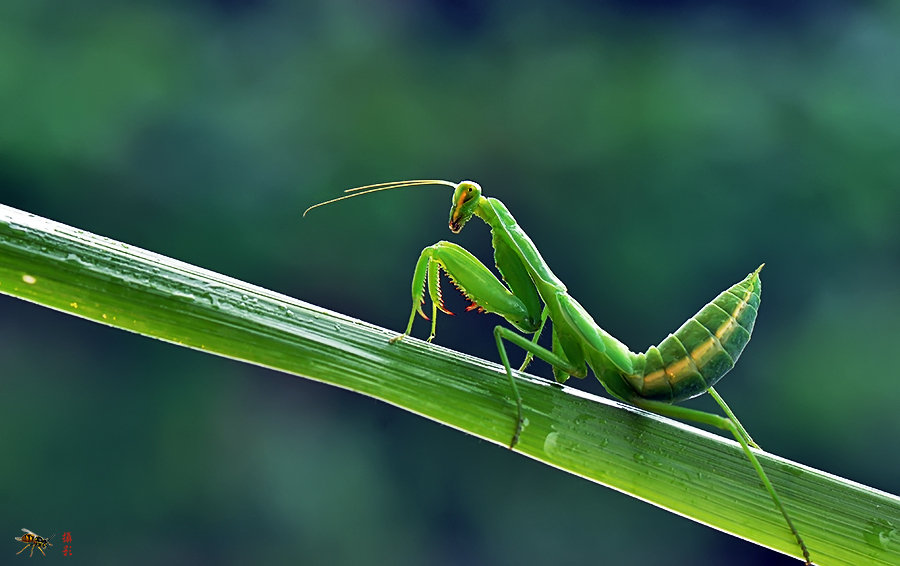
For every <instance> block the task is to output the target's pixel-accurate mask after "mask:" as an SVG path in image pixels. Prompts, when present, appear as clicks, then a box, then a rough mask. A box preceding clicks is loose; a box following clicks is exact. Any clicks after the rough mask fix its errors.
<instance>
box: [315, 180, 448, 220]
mask: <svg viewBox="0 0 900 566" xmlns="http://www.w3.org/2000/svg"><path fill="white" fill-rule="evenodd" d="M421 185H445V186H447V187H453V188H456V185H457V183H451V182H450V181H444V180H442V179H414V180H411V181H390V182H387V183H375V184H374V185H365V186H363V187H355V188H352V189H347V190H346V191H344V192H345V193H353V194H351V195H344V196H342V197H337V198H333V199H331V200H326V201H325V202H320V203H319V204H314V205H312V206H311V207H309V208H307V209H306V210H304V211H303V216H306V213H307V212H309V211H310V210H312V209H314V208H319V207H320V206H325V205H326V204H331V203H333V202H337V201H339V200H345V199H348V198H353V197H358V196H362V195H367V194H369V193H377V192H378V191H389V190H391V189H399V188H401V187H418V186H421Z"/></svg>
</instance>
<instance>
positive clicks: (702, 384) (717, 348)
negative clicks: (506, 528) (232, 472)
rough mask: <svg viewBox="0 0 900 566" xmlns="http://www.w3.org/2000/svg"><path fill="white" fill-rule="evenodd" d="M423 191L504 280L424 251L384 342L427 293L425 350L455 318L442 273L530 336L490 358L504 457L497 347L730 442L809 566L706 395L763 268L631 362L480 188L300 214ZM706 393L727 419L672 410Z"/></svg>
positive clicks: (738, 346) (743, 440)
mask: <svg viewBox="0 0 900 566" xmlns="http://www.w3.org/2000/svg"><path fill="white" fill-rule="evenodd" d="M423 185H444V186H448V187H451V188H452V189H453V196H452V198H451V201H450V202H451V207H450V221H449V225H450V230H451V231H452V232H453V233H454V234H456V233H459V232H460V231H461V230H462V229H463V226H465V225H466V223H467V222H468V221H469V220H471V219H472V217H473V216H477V217H478V218H480V219H481V220H483V221H484V222H485V223H486V224H487V225H488V226H489V227H490V229H491V234H492V245H493V247H494V261H495V264H496V266H497V270H498V271H499V272H500V275H501V276H502V279H503V280H502V281H501V280H500V279H498V278H497V277H496V276H495V275H494V274H493V273H491V271H490V270H489V269H488V268H487V267H485V265H484V264H483V263H481V261H479V260H478V259H477V258H476V257H475V256H473V255H472V254H471V253H470V252H468V251H467V250H465V249H464V248H462V247H460V246H458V245H456V244H454V243H452V242H447V241H441V242H438V243H436V244H434V245H431V246H428V247H427V248H425V249H424V250H422V254H421V255H420V256H419V260H418V262H417V263H416V268H415V271H414V272H413V280H412V301H413V306H412V312H411V313H410V315H409V322H408V324H407V325H406V331H405V332H404V333H403V334H401V335H399V336H397V337H395V338H393V339H392V340H391V342H396V341H398V340H401V339H402V338H403V337H405V336H408V335H409V334H410V332H411V331H412V326H413V321H414V320H415V317H416V313H419V314H420V315H421V316H422V317H423V318H425V319H428V318H429V317H428V316H427V315H426V314H425V311H423V309H422V306H423V304H424V302H425V292H426V290H427V291H428V295H429V296H430V298H431V334H430V335H429V336H428V341H429V342H430V341H431V340H432V339H433V338H434V334H435V329H436V325H437V312H438V310H441V311H443V312H446V313H448V314H452V313H450V312H449V311H448V310H447V309H446V308H445V307H444V305H443V302H442V300H441V293H440V286H439V276H440V270H443V271H444V272H445V273H446V274H447V275H448V276H449V277H450V279H451V281H452V282H453V283H454V284H455V285H456V287H457V288H458V289H459V290H460V291H461V292H462V294H463V295H464V296H465V297H466V298H467V299H468V300H469V301H471V303H472V304H471V305H470V306H469V307H468V309H467V310H472V309H478V310H481V311H484V312H488V313H494V314H497V315H500V316H502V317H503V318H505V319H506V320H507V322H509V323H510V324H512V325H513V326H515V327H516V328H517V329H518V330H520V331H521V332H524V333H533V337H532V338H531V339H529V338H526V337H525V336H522V335H521V334H518V333H516V332H514V331H512V330H510V329H509V328H507V327H505V326H499V325H498V326H496V327H494V338H495V340H496V342H497V350H498V352H499V354H500V359H501V361H502V362H503V367H504V368H505V369H506V375H507V376H508V378H509V383H510V387H511V390H512V392H513V396H514V398H515V401H516V425H515V431H514V432H513V435H512V440H511V441H510V444H509V447H510V448H513V447H515V445H516V443H517V442H518V440H519V436H520V434H521V433H522V429H523V424H524V419H523V416H522V397H521V396H520V395H519V390H518V387H517V386H516V381H515V378H514V377H513V373H512V367H511V366H510V363H509V357H508V356H507V353H506V346H505V345H504V342H509V343H512V344H515V345H516V346H519V347H520V348H522V349H523V350H525V352H526V357H525V361H524V363H523V364H522V367H521V368H520V371H521V370H522V369H524V368H525V367H526V366H527V365H528V363H529V362H530V361H531V359H532V356H537V357H538V358H540V359H542V360H544V361H546V362H547V363H549V364H550V365H551V366H552V368H553V374H554V377H555V378H556V380H557V381H558V382H560V383H562V382H565V381H566V380H567V379H568V378H569V377H577V378H579V379H581V378H584V377H586V376H587V373H588V367H590V368H591V369H592V370H593V372H594V375H596V376H597V379H598V380H600V383H601V384H602V385H603V387H604V388H605V389H606V391H607V392H609V394H610V395H612V396H613V397H615V398H617V399H619V400H621V401H624V402H626V403H630V404H632V405H634V406H637V407H640V408H642V409H644V410H647V411H650V412H653V413H656V414H659V415H663V416H667V417H671V418H677V419H683V420H688V421H694V422H697V423H701V424H706V425H709V426H714V427H717V428H720V429H722V430H726V431H728V432H730V433H731V434H732V435H733V436H734V437H735V439H737V441H738V443H739V444H740V445H741V447H742V448H743V451H744V454H746V455H747V458H748V459H749V460H750V463H751V465H752V466H753V468H754V469H755V470H756V473H757V474H758V475H759V478H760V480H762V483H763V485H764V486H765V489H766V491H767V492H768V493H769V495H770V496H771V498H772V501H773V502H774V503H775V507H776V508H777V509H778V511H780V512H781V515H782V516H783V517H784V520H785V521H786V523H787V525H788V527H789V528H790V531H791V533H792V534H793V535H794V538H795V539H796V540H797V544H798V545H799V546H800V549H801V550H802V552H803V557H804V558H805V559H806V564H812V562H811V561H810V557H809V551H808V550H807V548H806V544H805V543H804V542H803V539H802V538H801V537H800V533H799V532H798V531H797V529H796V528H795V527H794V524H793V522H791V519H790V517H789V516H788V513H787V511H786V510H785V508H784V506H783V505H782V503H781V500H780V499H779V497H778V494H777V493H776V492H775V488H774V487H773V486H772V483H771V482H770V481H769V478H768V477H767V476H766V473H765V471H763V468H762V466H761V465H760V463H759V460H758V459H757V458H756V456H755V455H754V454H753V452H752V451H751V450H750V446H753V447H754V448H757V449H758V448H759V445H758V444H756V443H755V442H754V441H753V439H752V438H750V435H749V434H747V431H746V430H745V429H744V427H743V426H742V425H741V423H740V422H739V421H738V419H737V417H735V415H734V413H733V412H732V411H731V409H730V408H729V407H728V405H727V404H725V400H724V399H722V397H721V396H719V394H718V393H717V392H716V390H715V389H713V385H715V383H716V382H717V381H718V380H719V379H721V378H722V376H724V375H725V374H726V373H728V371H729V370H731V368H732V367H734V364H735V362H736V361H737V359H738V356H740V354H741V352H743V350H744V347H745V346H746V345H747V342H748V341H749V340H750V334H751V332H752V330H753V325H754V323H755V321H756V313H757V309H758V307H759V301H760V291H761V283H760V279H759V272H760V270H761V269H762V267H763V266H762V265H760V266H759V267H758V268H757V269H756V270H755V271H753V272H752V273H750V274H749V275H747V277H745V278H744V279H743V280H742V281H740V282H739V283H736V284H735V285H733V286H731V287H730V288H729V289H727V290H725V291H724V292H722V293H721V294H720V295H719V296H718V297H716V298H715V299H713V301H712V302H710V303H709V304H707V305H706V306H705V307H703V308H702V309H701V310H700V312H698V313H697V314H695V315H694V316H692V317H691V318H689V319H688V320H687V322H685V323H684V324H683V325H682V326H681V327H680V328H679V329H678V330H676V331H675V332H674V333H673V334H670V335H669V336H668V337H667V338H666V339H665V340H663V341H662V342H661V343H660V344H659V345H658V346H651V347H650V348H649V349H648V350H647V351H646V352H643V353H639V354H636V353H634V352H632V351H631V350H629V349H628V347H627V346H625V345H624V344H622V343H621V342H619V341H618V340H616V339H615V338H614V337H612V336H611V335H610V334H609V333H607V332H606V331H605V330H603V329H602V328H600V326H599V325H598V324H597V323H596V322H595V321H594V319H593V318H591V315H590V314H588V312H587V311H586V310H585V309H584V307H582V306H581V305H580V304H579V303H578V302H577V301H576V300H575V299H574V298H572V296H571V295H569V293H568V291H567V289H566V286H565V285H563V283H562V281H560V280H559V279H558V278H557V277H556V275H554V274H553V272H552V271H551V270H550V267H549V266H548V265H547V263H546V262H545V261H544V259H543V258H542V257H541V254H540V253H539V252H538V250H537V247H536V246H535V245H534V242H532V241H531V238H529V237H528V235H527V234H526V233H525V232H524V231H523V230H522V228H521V227H520V226H519V225H518V223H516V220H515V218H513V216H512V214H510V212H509V210H508V209H507V208H506V206H505V205H504V204H503V203H502V202H500V201H499V200H498V199H496V198H488V197H484V196H482V193H481V187H480V186H479V185H478V184H477V183H475V182H472V181H462V182H460V183H452V182H450V181H444V180H438V179H419V180H411V181H394V182H389V183H378V184H375V185H366V186H364V187H357V188H355V189H349V190H348V191H347V192H348V193H353V194H348V195H344V196H342V197H338V198H335V199H331V200H328V201H325V202H322V203H319V204H316V205H313V206H311V207H309V208H308V209H306V211H305V212H304V213H303V214H304V216H305V215H306V213H307V212H309V211H310V210H312V209H314V208H317V207H319V206H323V205H326V204H331V203H333V202H337V201H340V200H344V199H348V198H353V197H356V196H361V195H364V194H368V193H373V192H378V191H386V190H391V189H397V188H401V187H414V186H423ZM504 283H505V284H504ZM542 304H543V306H542ZM548 319H549V320H550V321H551V322H552V347H551V349H549V350H548V349H547V348H544V347H542V346H540V345H538V343H537V342H538V338H539V337H540V335H541V333H542V332H543V330H544V326H545V324H546V322H547V320H548ZM703 393H709V394H710V395H711V396H712V398H713V399H715V401H716V403H718V404H719V406H721V407H722V410H723V411H724V413H725V415H726V417H722V416H720V415H716V414H714V413H707V412H703V411H699V410H695V409H689V408H685V407H679V406H676V405H675V403H679V402H681V401H685V400H687V399H690V398H692V397H696V396H698V395H701V394H703Z"/></svg>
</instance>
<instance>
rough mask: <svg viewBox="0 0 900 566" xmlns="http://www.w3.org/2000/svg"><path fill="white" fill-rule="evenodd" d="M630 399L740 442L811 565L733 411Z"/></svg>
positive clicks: (652, 409)
mask: <svg viewBox="0 0 900 566" xmlns="http://www.w3.org/2000/svg"><path fill="white" fill-rule="evenodd" d="M709 391H710V392H711V393H714V391H713V389H712V388H710V389H709ZM713 397H714V398H716V400H717V401H719V400H720V399H721V397H719V395H718V394H717V393H716V394H715V395H713ZM630 401H631V402H632V403H633V404H634V405H636V406H638V407H640V408H642V409H646V410H648V411H650V412H653V413H656V414H658V415H663V416H666V417H672V418H676V419H682V420H687V421H694V422H697V423H701V424H706V425H710V426H714V427H716V428H720V429H722V430H727V431H728V432H730V433H731V434H732V435H733V436H734V438H735V439H736V440H737V441H738V443H740V445H741V448H742V449H743V450H744V454H746V455H747V459H748V460H750V464H751V465H752V466H753V469H754V470H756V474H757V475H758V476H759V479H760V480H762V483H763V485H764V486H765V488H766V491H768V492H769V495H770V496H771V497H772V501H773V502H774V503H775V507H776V508H777V509H778V511H780V512H781V515H782V517H784V520H785V521H786V522H787V525H788V527H789V528H790V530H791V533H792V534H793V535H794V538H795V539H796V540H797V544H799V545H800V550H801V551H802V552H803V558H804V559H805V560H806V564H812V562H811V561H810V558H809V550H807V548H806V544H805V543H804V542H803V538H801V537H800V533H799V532H798V531H797V528H796V527H794V523H793V522H792V521H791V518H790V517H789V516H788V513H787V510H785V508H784V505H782V503H781V499H779V498H778V493H776V492H775V487H774V486H773V485H772V482H770V481H769V477H768V476H767V475H766V472H765V471H764V470H763V468H762V465H761V464H760V463H759V460H758V459H757V458H756V455H755V454H753V452H752V451H751V450H750V445H751V444H752V445H753V446H754V447H757V448H758V446H757V445H756V443H755V442H753V440H751V439H750V436H749V435H747V431H746V430H744V427H743V426H741V424H740V422H739V421H738V420H737V418H736V417H735V416H734V413H732V412H731V410H730V409H728V410H727V411H726V412H727V414H728V418H725V417H721V416H719V415H715V414H712V413H706V412H703V411H698V410H695V409H688V408H686V407H678V406H675V405H669V404H667V403H662V402H659V401H651V400H648V399H640V398H636V399H630ZM720 405H723V408H724V407H727V405H724V401H721V402H720Z"/></svg>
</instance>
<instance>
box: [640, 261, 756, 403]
mask: <svg viewBox="0 0 900 566" xmlns="http://www.w3.org/2000/svg"><path fill="white" fill-rule="evenodd" d="M760 269H762V266H759V268H757V270H756V271H754V272H753V273H751V274H749V275H748V276H747V277H746V278H745V279H744V280H743V281H741V282H740V283H736V284H735V285H733V286H732V287H731V288H729V289H727V290H725V291H723V292H722V293H721V294H720V295H719V296H718V297H716V298H715V299H713V301H712V302H710V303H709V304H707V305H706V306H705V307H703V308H702V309H701V310H700V312H698V313H697V314H695V315H694V316H692V317H691V318H689V319H688V320H687V322H685V323H684V324H682V325H681V327H680V328H679V329H678V330H676V331H675V332H674V333H672V334H669V336H667V337H666V339H665V340H663V341H662V342H661V343H660V344H659V345H658V346H651V347H650V348H649V349H648V350H647V351H646V352H645V353H643V354H636V355H635V361H634V367H635V373H634V374H633V375H626V379H627V380H628V382H629V383H630V384H631V386H632V387H633V388H634V389H635V391H637V393H638V395H640V396H641V397H643V398H644V399H653V400H657V401H663V402H666V403H678V402H680V401H684V400H685V399H690V398H691V397H696V396H698V395H701V394H703V393H705V392H706V391H707V390H708V389H709V388H710V387H712V386H713V385H715V384H716V382H717V381H719V379H721V378H722V376H724V375H725V374H726V373H728V372H729V371H730V370H731V368H733V367H734V364H735V362H737V359H738V356H740V355H741V352H743V351H744V347H745V346H746V345H747V342H749V341H750V334H751V332H752V331H753V324H754V323H755V322H756V311H757V308H758V307H759V300H760V291H761V287H762V284H761V282H760V280H759V271H760Z"/></svg>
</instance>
